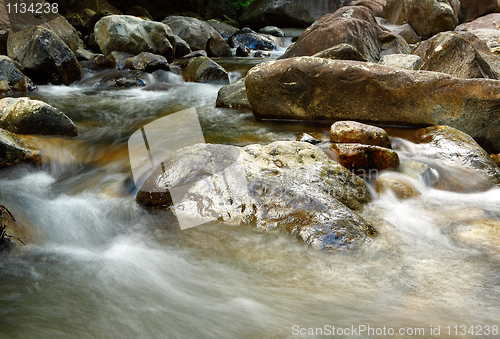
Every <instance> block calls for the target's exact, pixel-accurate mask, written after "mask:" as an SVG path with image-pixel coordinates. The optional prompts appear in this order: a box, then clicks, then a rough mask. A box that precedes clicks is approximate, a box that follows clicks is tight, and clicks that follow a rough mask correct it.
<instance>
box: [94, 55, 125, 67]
mask: <svg viewBox="0 0 500 339" xmlns="http://www.w3.org/2000/svg"><path fill="white" fill-rule="evenodd" d="M133 56H134V55H133V54H131V53H126V52H119V51H113V52H111V53H109V54H108V56H107V57H105V58H98V59H95V61H96V62H97V64H98V65H99V66H101V67H107V68H117V69H123V68H124V67H125V63H126V62H127V60H128V59H129V58H132V57H133Z"/></svg>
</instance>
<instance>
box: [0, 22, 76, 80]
mask: <svg viewBox="0 0 500 339" xmlns="http://www.w3.org/2000/svg"><path fill="white" fill-rule="evenodd" d="M7 51H8V56H9V57H10V58H12V59H15V60H18V61H19V63H20V64H21V65H22V66H23V67H24V72H25V74H26V75H27V76H29V77H30V78H31V79H32V80H33V81H34V82H35V83H37V84H46V83H49V82H50V83H52V84H64V85H70V84H71V83H73V82H75V81H78V80H80V79H81V78H82V69H81V68H80V65H79V64H78V61H77V60H76V57H75V54H74V53H73V51H72V50H71V49H70V48H69V47H68V46H67V45H66V44H65V43H64V41H63V40H61V39H60V38H59V37H58V36H57V35H55V34H54V33H53V32H52V31H50V30H48V29H46V28H44V27H32V28H29V29H25V30H22V31H19V32H15V33H14V32H11V33H9V39H8V42H7Z"/></svg>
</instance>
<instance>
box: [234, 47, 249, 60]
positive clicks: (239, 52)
mask: <svg viewBox="0 0 500 339" xmlns="http://www.w3.org/2000/svg"><path fill="white" fill-rule="evenodd" d="M249 55H250V48H248V47H247V46H243V45H239V46H238V48H236V56H238V57H243V58H245V57H247V56H249Z"/></svg>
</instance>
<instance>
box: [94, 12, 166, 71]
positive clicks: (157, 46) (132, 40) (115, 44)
mask: <svg viewBox="0 0 500 339" xmlns="http://www.w3.org/2000/svg"><path fill="white" fill-rule="evenodd" d="M94 33H95V39H96V42H97V44H98V45H99V48H100V49H101V51H102V52H103V53H104V55H108V54H109V53H111V52H113V51H121V52H127V53H131V54H140V53H142V52H149V53H154V54H160V55H163V56H164V57H166V58H167V60H168V61H169V62H172V61H173V59H174V49H173V48H172V45H171V44H170V41H169V39H173V38H172V31H171V30H170V28H169V27H168V26H166V25H164V24H162V23H160V22H155V21H147V20H143V19H140V18H137V17H134V16H129V15H109V16H106V17H104V18H102V19H100V20H99V21H98V22H97V24H96V25H95V27H94ZM172 41H173V40H172Z"/></svg>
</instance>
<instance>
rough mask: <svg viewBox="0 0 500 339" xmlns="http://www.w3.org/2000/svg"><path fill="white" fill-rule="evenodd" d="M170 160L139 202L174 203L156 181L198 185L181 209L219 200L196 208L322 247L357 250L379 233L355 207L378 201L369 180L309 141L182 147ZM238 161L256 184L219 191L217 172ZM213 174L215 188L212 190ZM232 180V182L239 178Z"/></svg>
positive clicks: (249, 181) (165, 184)
mask: <svg viewBox="0 0 500 339" xmlns="http://www.w3.org/2000/svg"><path fill="white" fill-rule="evenodd" d="M164 164H165V172H164V173H162V170H160V169H159V170H157V172H156V173H153V175H151V176H150V179H149V183H147V185H148V190H149V192H147V191H142V190H141V191H140V192H139V193H138V195H137V198H136V199H137V201H138V202H139V203H141V204H143V205H148V204H149V205H152V204H153V203H155V202H157V203H159V205H160V206H161V205H163V206H164V207H167V206H169V205H171V201H169V199H168V198H166V194H165V193H150V192H151V191H152V188H153V186H154V188H155V189H156V190H161V188H163V189H167V188H169V189H171V190H172V189H174V190H175V189H176V187H179V186H182V187H185V185H186V184H187V183H190V185H191V186H190V187H189V188H188V189H187V190H186V194H185V195H184V198H183V199H182V200H181V202H180V203H179V204H177V205H176V208H179V207H182V208H183V210H184V211H186V210H187V209H188V206H189V204H190V203H191V201H189V200H191V199H195V198H196V199H197V201H207V202H208V201H211V202H212V203H210V204H208V203H207V204H205V205H204V207H202V208H201V209H200V208H195V209H193V210H192V212H193V213H194V214H195V215H199V214H206V215H211V216H213V217H217V216H221V217H219V218H218V219H219V220H220V221H224V222H226V223H231V224H248V223H251V222H256V224H257V228H258V229H260V230H263V231H273V230H283V231H287V232H290V233H291V234H293V235H295V236H297V237H299V238H301V239H303V240H304V242H306V243H307V244H310V245H312V246H314V247H316V248H318V249H350V248H353V247H356V246H357V245H359V244H362V243H363V242H365V241H366V240H368V239H370V238H371V237H373V236H375V235H376V233H377V232H376V230H375V229H374V228H373V227H372V226H370V224H369V223H368V222H366V221H365V220H364V219H362V218H361V217H360V216H359V215H358V214H357V213H356V212H355V210H358V209H360V208H361V207H362V205H363V204H364V203H366V202H368V201H370V194H369V192H368V189H367V187H366V185H365V183H364V182H363V180H361V179H360V178H358V177H356V176H355V175H353V174H352V173H350V172H349V171H347V170H346V169H344V168H343V167H342V166H340V165H339V164H337V163H335V162H334V161H332V160H330V159H329V158H328V157H327V156H326V155H325V153H323V152H322V151H321V150H320V149H318V148H317V147H315V146H313V145H310V144H308V143H302V142H284V141H282V142H274V143H271V144H269V145H265V146H262V145H249V146H247V147H244V148H238V147H235V146H226V145H210V144H198V145H194V146H191V147H185V148H183V149H181V150H179V151H178V152H176V153H174V154H173V155H172V156H171V157H170V158H169V159H167V160H166V161H165V162H164ZM233 165H235V166H236V167H234V168H239V169H240V171H239V173H240V174H241V175H242V176H244V177H245V179H246V182H247V187H248V190H239V191H238V190H236V191H233V190H231V191H228V190H227V189H226V188H225V187H220V189H217V187H219V186H220V185H221V184H220V183H217V182H216V180H215V179H211V178H213V177H211V175H213V174H215V173H220V172H221V171H223V170H224V169H225V168H228V167H229V166H233ZM201 179H204V180H201ZM207 180H208V182H210V184H211V185H213V186H214V187H215V188H216V189H215V190H210V189H207V187H208V186H209V185H207ZM225 180H226V182H227V183H228V184H229V185H231V184H232V181H231V180H233V178H232V177H231V176H227V178H226V179H225ZM151 185H152V186H151ZM216 192H218V193H216ZM224 192H226V193H224ZM191 193H192V194H191ZM160 194H163V196H159V195H160ZM155 195H158V199H157V200H155ZM179 205H181V206H179ZM198 206H199V205H198Z"/></svg>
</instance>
